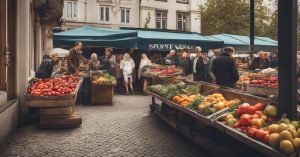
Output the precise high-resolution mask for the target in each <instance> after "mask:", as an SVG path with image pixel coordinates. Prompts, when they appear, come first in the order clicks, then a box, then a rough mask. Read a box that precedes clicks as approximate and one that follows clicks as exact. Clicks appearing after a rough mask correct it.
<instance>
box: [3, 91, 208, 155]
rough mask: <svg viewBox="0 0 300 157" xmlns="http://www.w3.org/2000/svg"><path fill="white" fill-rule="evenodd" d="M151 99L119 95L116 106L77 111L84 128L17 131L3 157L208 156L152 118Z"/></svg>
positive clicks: (29, 127) (31, 128) (30, 128)
mask: <svg viewBox="0 0 300 157" xmlns="http://www.w3.org/2000/svg"><path fill="white" fill-rule="evenodd" d="M150 102H151V97H148V96H121V95H119V96H115V104H114V106H78V107H76V110H77V111H79V112H80V113H81V114H82V116H83V123H82V126H81V127H80V128H76V129H64V130H39V129H37V128H36V127H35V126H26V127H21V128H19V129H18V130H17V131H16V132H15V133H14V134H13V135H12V136H11V137H10V138H9V139H8V141H7V142H6V143H5V144H4V145H3V146H2V147H1V149H0V156H1V157H7V156H11V157H14V156H16V157H41V156H47V157H48V156H49V157H65V156H66V157H80V156H84V157H102V156H103V157H146V156H151V157H152V156H154V157H210V156H211V155H210V154H209V153H208V152H206V151H205V150H203V149H202V148H200V147H198V146H197V145H196V144H194V143H192V142H191V141H189V140H188V139H186V138H185V137H183V136H181V135H180V134H179V133H177V132H175V131H173V130H172V129H171V128H170V127H168V126H167V125H166V124H165V123H164V122H162V121H161V120H159V119H158V118H157V117H155V116H154V115H151V114H149V104H150Z"/></svg>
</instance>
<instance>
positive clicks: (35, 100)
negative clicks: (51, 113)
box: [24, 79, 83, 108]
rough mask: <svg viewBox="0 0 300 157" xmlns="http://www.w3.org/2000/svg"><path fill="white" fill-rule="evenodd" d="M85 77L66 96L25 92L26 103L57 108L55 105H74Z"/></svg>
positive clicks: (28, 105) (29, 105)
mask: <svg viewBox="0 0 300 157" xmlns="http://www.w3.org/2000/svg"><path fill="white" fill-rule="evenodd" d="M82 81H83V79H80V80H79V81H78V83H77V86H76V89H75V91H74V92H73V93H71V94H69V95H64V96H33V95H30V94H25V95H24V98H25V104H26V105H27V107H41V108H45V107H48V108H55V107H72V106H74V105H75V101H76V98H77V93H78V90H79V88H80V86H81V84H82Z"/></svg>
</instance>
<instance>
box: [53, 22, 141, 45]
mask: <svg viewBox="0 0 300 157" xmlns="http://www.w3.org/2000/svg"><path fill="white" fill-rule="evenodd" d="M76 41H81V42H82V43H83V44H84V45H85V46H98V47H113V48H136V47H137V31H131V30H120V29H105V28H97V27H91V26H83V27H80V28H77V29H73V30H69V31H65V32H59V33H54V35H53V45H54V47H59V46H60V45H67V46H73V45H74V43H75V42H76Z"/></svg>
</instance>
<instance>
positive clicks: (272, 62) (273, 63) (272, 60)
mask: <svg viewBox="0 0 300 157" xmlns="http://www.w3.org/2000/svg"><path fill="white" fill-rule="evenodd" d="M270 67H271V68H277V67H278V56H277V52H273V53H272V56H271V57H270Z"/></svg>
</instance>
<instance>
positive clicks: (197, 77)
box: [192, 46, 201, 81]
mask: <svg viewBox="0 0 300 157" xmlns="http://www.w3.org/2000/svg"><path fill="white" fill-rule="evenodd" d="M195 51H196V57H194V58H193V60H192V61H193V78H194V81H200V72H201V68H200V60H201V47H199V46H198V47H196V49H195Z"/></svg>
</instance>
